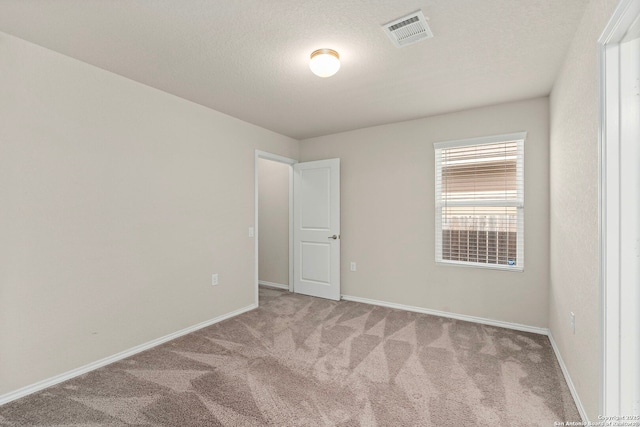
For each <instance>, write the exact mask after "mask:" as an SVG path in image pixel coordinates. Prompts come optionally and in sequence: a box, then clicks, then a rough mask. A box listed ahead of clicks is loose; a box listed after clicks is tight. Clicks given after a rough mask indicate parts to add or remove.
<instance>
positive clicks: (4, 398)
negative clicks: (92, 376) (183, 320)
mask: <svg viewBox="0 0 640 427" xmlns="http://www.w3.org/2000/svg"><path fill="white" fill-rule="evenodd" d="M257 307H258V306H257V305H256V304H251V305H248V306H246V307H244V308H240V309H238V310H235V311H232V312H231V313H227V314H223V315H222V316H218V317H216V318H213V319H210V320H205V321H204V322H201V323H198V324H197V325H193V326H190V327H188V328H185V329H182V330H180V331H177V332H173V333H171V334H169V335H165V336H164V337H160V338H156V339H155V340H152V341H149V342H147V343H144V344H140V345H137V346H135V347H133V348H130V349H128V350H125V351H121V352H120V353H117V354H114V355H112V356H109V357H105V358H104V359H100V360H97V361H95V362H92V363H89V364H88V365H84V366H81V367H79V368H76V369H72V370H71V371H68V372H65V373H62V374H60V375H56V376H55V377H51V378H48V379H46V380H43V381H38V382H37V383H35V384H31V385H28V386H26V387H22V388H20V389H18V390H15V391H12V392H9V393H7V394H3V395H1V396H0V405H4V404H5V403H9V402H11V401H13V400H16V399H20V398H21V397H24V396H27V395H29V394H31V393H35V392H37V391H40V390H43V389H45V388H47V387H51V386H53V385H56V384H59V383H61V382H64V381H67V380H70V379H72V378H74V377H77V376H79V375H82V374H86V373H87V372H90V371H93V370H95V369H98V368H101V367H103V366H106V365H108V364H110V363H113V362H117V361H118V360H122V359H125V358H127V357H129V356H133V355H134V354H137V353H140V352H141V351H145V350H148V349H150V348H153V347H156V346H158V345H160V344H163V343H165V342H167V341H171V340H173V339H176V338H178V337H181V336H183V335H186V334H190V333H191V332H194V331H197V330H198V329H202V328H206V327H207V326H211V325H213V324H215V323H218V322H222V321H223V320H227V319H230V318H231V317H235V316H237V315H239V314H242V313H245V312H247V311H251V310H253V309H254V308H257Z"/></svg>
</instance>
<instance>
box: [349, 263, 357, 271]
mask: <svg viewBox="0 0 640 427" xmlns="http://www.w3.org/2000/svg"><path fill="white" fill-rule="evenodd" d="M349 269H350V270H351V271H356V263H355V262H353V261H351V266H350V267H349Z"/></svg>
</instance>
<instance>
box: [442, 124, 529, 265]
mask: <svg viewBox="0 0 640 427" xmlns="http://www.w3.org/2000/svg"><path fill="white" fill-rule="evenodd" d="M525 137H526V133H524V132H520V133H515V134H509V135H497V136H491V137H484V138H474V139H469V140H462V141H448V142H440V143H436V144H434V148H435V159H436V188H435V190H436V261H437V262H443V263H453V264H464V265H475V266H485V267H492V268H501V269H508V270H523V269H524V139H525Z"/></svg>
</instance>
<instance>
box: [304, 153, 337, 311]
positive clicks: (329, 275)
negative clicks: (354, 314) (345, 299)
mask: <svg viewBox="0 0 640 427" xmlns="http://www.w3.org/2000/svg"><path fill="white" fill-rule="evenodd" d="M293 172H294V176H293V211H294V213H293V259H294V267H293V275H294V286H293V288H294V292H296V293H301V294H305V295H311V296H315V297H321V298H328V299H332V300H336V301H337V300H339V299H340V159H329V160H318V161H314V162H305V163H296V164H295V165H294V166H293Z"/></svg>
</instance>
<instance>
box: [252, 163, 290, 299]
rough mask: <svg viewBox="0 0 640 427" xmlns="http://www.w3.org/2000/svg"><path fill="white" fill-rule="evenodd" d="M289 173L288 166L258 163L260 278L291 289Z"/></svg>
mask: <svg viewBox="0 0 640 427" xmlns="http://www.w3.org/2000/svg"><path fill="white" fill-rule="evenodd" d="M289 169H290V166H289V165H287V164H285V163H279V162H274V161H272V160H267V159H259V161H258V181H259V189H260V190H259V194H258V196H259V197H258V199H259V200H258V212H259V214H258V232H259V233H258V254H259V260H258V262H259V266H258V278H259V280H261V281H266V282H271V283H276V284H280V285H287V286H288V285H289Z"/></svg>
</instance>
